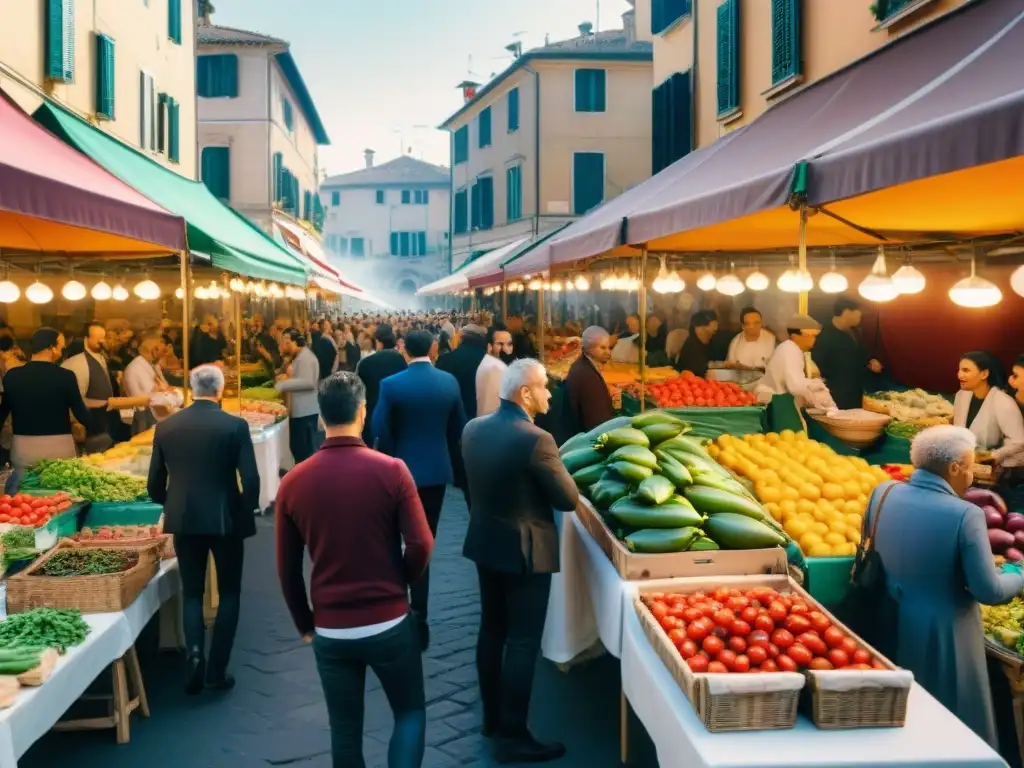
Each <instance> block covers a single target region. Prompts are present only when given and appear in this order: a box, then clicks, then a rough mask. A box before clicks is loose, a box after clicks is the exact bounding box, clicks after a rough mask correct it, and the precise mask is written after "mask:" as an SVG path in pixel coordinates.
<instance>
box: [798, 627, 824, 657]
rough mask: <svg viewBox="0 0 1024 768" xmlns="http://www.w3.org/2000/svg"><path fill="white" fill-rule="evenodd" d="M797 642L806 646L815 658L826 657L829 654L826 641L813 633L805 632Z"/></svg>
mask: <svg viewBox="0 0 1024 768" xmlns="http://www.w3.org/2000/svg"><path fill="white" fill-rule="evenodd" d="M797 642H799V643H800V644H801V645H803V646H805V647H806V648H807V650H809V651H810V652H811V653H813V654H814V655H815V656H824V655H825V654H827V653H828V646H827V645H825V641H824V640H822V639H821V638H820V637H818V636H817V635H816V634H814V633H813V632H804V633H803V634H802V635H800V636H799V637H797Z"/></svg>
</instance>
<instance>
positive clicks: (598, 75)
mask: <svg viewBox="0 0 1024 768" xmlns="http://www.w3.org/2000/svg"><path fill="white" fill-rule="evenodd" d="M606 80H607V73H606V72H605V71H604V70H603V69H577V70H576V111H577V112H604V111H605V106H606V103H605V102H606V99H605V86H606Z"/></svg>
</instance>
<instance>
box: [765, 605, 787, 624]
mask: <svg viewBox="0 0 1024 768" xmlns="http://www.w3.org/2000/svg"><path fill="white" fill-rule="evenodd" d="M768 615H769V616H771V619H772V621H774V622H775V623H777V624H779V623H782V622H783V621H785V620H786V616H788V615H789V611H788V610H786V606H785V605H783V604H782V603H781V602H780V601H778V600H773V601H772V604H771V605H769V606H768Z"/></svg>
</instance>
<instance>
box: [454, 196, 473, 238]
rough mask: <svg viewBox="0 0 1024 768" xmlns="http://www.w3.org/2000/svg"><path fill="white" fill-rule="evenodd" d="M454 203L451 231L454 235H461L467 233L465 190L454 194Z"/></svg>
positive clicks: (467, 218) (467, 202)
mask: <svg viewBox="0 0 1024 768" xmlns="http://www.w3.org/2000/svg"><path fill="white" fill-rule="evenodd" d="M454 200H455V202H454V203H453V209H452V229H453V230H454V232H455V234H456V235H463V234H465V233H466V232H468V231H469V216H468V215H467V214H468V211H469V207H468V206H469V199H468V195H467V192H466V190H464V189H462V190H459V191H458V192H456V193H455V197H454Z"/></svg>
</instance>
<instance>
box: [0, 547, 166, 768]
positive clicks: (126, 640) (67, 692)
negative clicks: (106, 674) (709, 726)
mask: <svg viewBox="0 0 1024 768" xmlns="http://www.w3.org/2000/svg"><path fill="white" fill-rule="evenodd" d="M180 589H181V578H180V576H179V573H178V561H177V560H165V561H163V563H162V564H161V567H160V571H159V573H157V575H156V577H155V578H154V579H153V580H152V581H151V582H150V583H149V584H148V585H147V586H146V588H145V589H144V590H143V591H142V594H140V595H139V597H138V598H137V599H136V600H135V602H134V603H132V604H131V605H130V606H129V607H128V609H127V610H126V611H124V612H122V613H93V614H87V615H86V616H85V620H86V622H87V623H88V624H89V627H90V632H89V636H88V637H87V638H86V639H85V642H84V643H82V644H81V645H78V646H75V647H74V648H71V649H70V650H69V651H68V652H67V653H66V654H65V655H64V656H61V658H60V661H58V662H57V666H56V668H55V669H54V670H53V674H52V675H51V677H50V679H49V680H47V681H46V683H45V684H43V685H41V686H39V687H38V688H23V689H22V690H21V693H19V694H18V698H17V700H16V701H15V702H14V705H13V706H11V707H10V708H8V709H4V710H0V768H15V766H17V765H18V758H20V757H21V756H22V755H23V754H24V753H25V752H26V751H27V750H28V748H29V747H30V746H32V744H34V743H35V742H36V741H37V740H38V739H39V738H40V737H42V736H43V735H44V734H45V733H46V732H47V731H49V730H50V728H51V727H53V724H54V723H56V722H57V720H59V719H60V717H61V715H63V714H64V713H65V712H67V711H68V709H69V708H70V707H71V705H72V704H74V703H75V702H76V701H77V700H78V698H79V697H80V696H81V695H82V694H83V693H85V691H86V689H87V688H88V687H89V686H90V685H91V684H92V682H93V680H95V679H96V678H97V676H99V674H100V673H102V672H103V670H104V669H106V667H108V666H109V665H110V664H111V663H113V662H114V661H115V660H116V659H119V658H121V656H123V655H124V654H125V652H126V651H127V650H128V649H129V648H130V647H131V646H132V644H133V643H134V642H135V640H136V638H137V637H138V636H139V633H140V632H141V631H142V628H143V627H145V626H146V623H147V622H148V621H149V620H150V619H151V618H152V617H153V615H154V614H155V613H156V612H157V611H158V610H159V609H160V606H161V605H162V604H163V603H164V602H165V601H166V600H168V599H170V598H171V597H172V596H173V595H175V594H176V593H177V592H178V591H179V590H180Z"/></svg>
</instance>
